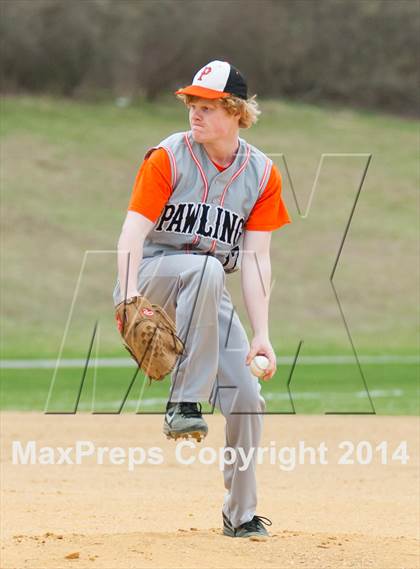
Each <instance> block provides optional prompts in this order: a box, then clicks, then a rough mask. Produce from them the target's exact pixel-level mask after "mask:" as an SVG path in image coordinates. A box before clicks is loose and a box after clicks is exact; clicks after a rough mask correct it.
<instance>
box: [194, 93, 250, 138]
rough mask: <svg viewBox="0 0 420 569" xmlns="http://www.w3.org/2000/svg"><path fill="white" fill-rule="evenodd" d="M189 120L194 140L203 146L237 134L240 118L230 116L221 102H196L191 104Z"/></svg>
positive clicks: (209, 100) (204, 100)
mask: <svg viewBox="0 0 420 569" xmlns="http://www.w3.org/2000/svg"><path fill="white" fill-rule="evenodd" d="M189 118H190V125H191V131H192V135H193V138H194V140H195V141H196V142H199V143H201V144H203V143H211V142H216V141H220V140H221V139H225V138H230V137H232V136H233V135H235V134H237V130H238V122H239V117H238V116H234V115H230V114H229V113H228V112H227V111H226V110H225V109H224V108H223V107H222V106H221V104H220V102H219V101H212V100H211V99H196V100H194V101H193V102H192V103H190V104H189Z"/></svg>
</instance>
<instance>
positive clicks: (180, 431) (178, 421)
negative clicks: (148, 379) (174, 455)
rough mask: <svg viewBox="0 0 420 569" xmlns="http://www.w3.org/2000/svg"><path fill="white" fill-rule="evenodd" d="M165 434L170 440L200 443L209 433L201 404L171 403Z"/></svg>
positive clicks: (165, 423) (164, 426) (168, 407)
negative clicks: (193, 440) (186, 440)
mask: <svg viewBox="0 0 420 569" xmlns="http://www.w3.org/2000/svg"><path fill="white" fill-rule="evenodd" d="M163 432H164V433H165V435H166V436H167V438H168V439H175V440H176V439H179V438H183V439H188V438H190V437H191V438H193V439H195V440H196V441H197V442H198V443H199V442H201V440H202V439H204V437H205V436H206V435H207V433H208V427H207V423H206V422H205V420H204V419H203V416H202V414H201V404H200V403H190V402H185V403H171V402H169V403H168V404H167V406H166V413H165V420H164V422H163Z"/></svg>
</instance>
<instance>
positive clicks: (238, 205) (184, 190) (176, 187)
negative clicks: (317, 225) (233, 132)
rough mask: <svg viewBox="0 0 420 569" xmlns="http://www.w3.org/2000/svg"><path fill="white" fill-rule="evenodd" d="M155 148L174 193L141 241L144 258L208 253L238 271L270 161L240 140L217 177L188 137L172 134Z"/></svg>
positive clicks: (196, 145) (266, 179) (188, 133)
mask: <svg viewBox="0 0 420 569" xmlns="http://www.w3.org/2000/svg"><path fill="white" fill-rule="evenodd" d="M156 148H164V149H165V150H166V152H167V153H168V156H169V158H170V164H171V172H172V188H173V191H172V194H171V197H170V198H169V200H168V202H167V203H166V205H165V207H164V209H163V211H162V213H161V215H160V217H159V219H158V220H157V221H156V223H155V225H154V227H153V229H152V231H151V232H150V233H149V235H148V236H147V238H146V241H145V244H144V249H143V255H144V257H154V256H156V255H162V254H165V255H171V254H177V253H178V254H179V253H180V252H184V253H191V252H195V253H207V254H211V255H213V256H215V257H216V258H217V259H219V261H220V262H221V263H222V265H223V268H224V270H225V272H227V273H229V272H232V271H234V270H237V269H238V268H239V265H240V251H241V242H242V234H243V228H244V225H245V222H246V220H247V218H248V216H249V214H250V213H251V210H252V208H253V207H254V205H255V203H256V201H257V200H258V198H259V196H260V194H261V192H263V191H264V189H265V187H266V185H267V182H268V179H269V174H270V171H271V166H272V162H271V160H270V159H269V158H267V156H265V155H264V154H263V153H262V152H261V151H260V150H258V149H257V148H255V147H254V146H251V145H250V144H248V143H247V142H245V140H242V139H239V150H238V152H237V154H236V157H235V159H234V161H233V162H232V164H230V166H229V167H228V168H226V169H225V170H223V171H222V172H219V171H218V169H217V168H216V166H215V165H214V164H213V162H212V161H211V160H210V158H209V157H208V155H207V153H206V151H205V150H204V148H203V146H202V145H201V144H198V143H196V142H195V141H194V140H193V138H192V136H191V133H190V132H185V133H176V134H173V135H172V136H169V137H168V138H165V140H163V141H162V142H161V143H160V144H158V145H157V147H156ZM153 150H154V149H151V150H150V151H149V152H148V154H146V156H148V155H149V154H150V153H151V152H153Z"/></svg>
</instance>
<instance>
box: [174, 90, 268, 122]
mask: <svg viewBox="0 0 420 569" xmlns="http://www.w3.org/2000/svg"><path fill="white" fill-rule="evenodd" d="M177 97H178V99H180V100H181V101H183V103H184V104H185V105H186V106H187V107H188V106H189V105H190V104H191V103H193V102H194V101H197V100H198V99H200V97H195V96H193V95H183V94H180V95H177ZM256 99H257V95H254V96H253V97H250V98H249V99H246V100H245V99H240V98H239V97H234V96H233V95H229V97H224V98H221V99H210V100H211V101H219V102H220V104H221V106H222V107H223V108H224V109H225V111H227V112H228V113H229V114H230V115H237V114H239V115H240V117H239V128H250V127H251V126H252V125H253V124H255V123H256V122H257V120H258V117H259V115H260V114H261V111H260V109H259V106H258V103H257V100H256Z"/></svg>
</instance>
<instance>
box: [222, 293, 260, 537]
mask: <svg viewBox="0 0 420 569" xmlns="http://www.w3.org/2000/svg"><path fill="white" fill-rule="evenodd" d="M219 334H220V344H219V366H218V374H217V379H216V383H215V387H214V390H213V393H212V397H211V402H212V403H213V404H214V405H216V406H217V407H218V408H219V409H220V410H221V412H222V414H223V415H224V417H225V419H226V447H230V448H232V449H234V450H235V451H236V454H237V459H236V461H235V462H234V463H233V464H232V465H226V466H225V470H224V482H225V488H226V495H225V501H224V505H223V519H224V533H225V534H226V535H231V536H232V537H248V536H249V535H267V532H266V530H265V528H264V527H263V525H262V523H261V518H259V517H258V516H256V515H255V512H256V507H257V483H256V475H255V468H256V458H257V451H258V446H259V444H260V439H261V434H262V427H263V413H264V411H265V402H264V399H263V397H262V396H261V393H260V391H261V386H260V384H259V382H258V380H257V378H256V377H254V376H253V375H252V374H251V372H250V370H249V368H248V366H246V364H245V360H246V356H247V354H248V351H249V342H248V338H247V336H246V333H245V330H244V328H243V326H242V324H241V322H240V320H239V317H238V315H237V314H236V313H233V307H232V301H231V298H230V295H229V292H228V291H227V290H226V289H225V290H224V293H223V296H222V300H221V304H220V309H219ZM239 448H241V449H242V453H243V455H242V456H246V457H249V462H248V464H246V463H245V464H244V462H243V459H242V458H241V457H240V456H239V453H238V449H239Z"/></svg>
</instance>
